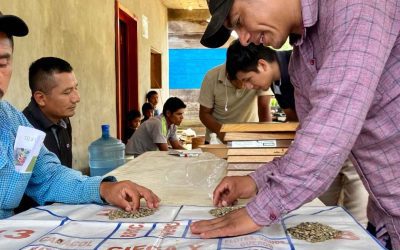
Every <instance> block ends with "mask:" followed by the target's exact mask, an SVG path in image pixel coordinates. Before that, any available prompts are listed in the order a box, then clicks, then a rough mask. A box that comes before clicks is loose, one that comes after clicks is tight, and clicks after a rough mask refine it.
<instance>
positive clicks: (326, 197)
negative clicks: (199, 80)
mask: <svg viewBox="0 0 400 250" xmlns="http://www.w3.org/2000/svg"><path fill="white" fill-rule="evenodd" d="M290 52H291V51H275V50H272V49H270V48H268V47H265V46H264V45H262V44H261V45H254V44H249V45H248V46H242V45H241V44H240V42H238V41H236V42H235V43H234V44H233V45H232V46H230V47H229V49H228V51H227V64H226V69H227V72H228V76H229V78H230V79H239V80H241V81H242V82H243V84H244V85H245V86H246V87H248V88H251V89H260V88H261V89H266V88H269V87H270V85H271V82H273V83H272V86H273V87H272V90H273V91H274V93H275V96H276V99H277V101H278V103H279V105H280V106H281V107H282V108H283V110H284V112H285V114H286V115H287V116H286V117H287V121H298V119H297V115H296V109H295V99H294V92H293V85H292V83H291V81H290V77H289V75H288V65H289V60H290ZM318 198H319V199H320V200H321V201H322V202H323V203H324V204H325V205H327V206H337V205H339V206H343V207H345V208H346V209H347V210H348V211H349V212H350V213H351V215H353V217H355V218H356V219H357V221H358V222H360V224H362V225H363V226H366V225H367V203H368V192H367V190H366V189H365V187H364V186H363V183H362V181H361V179H360V176H359V175H358V173H357V171H356V169H355V168H354V165H353V164H352V163H351V161H350V160H348V159H347V160H346V161H345V163H344V164H343V167H342V168H341V170H340V172H339V174H338V175H337V176H336V178H335V179H334V181H333V183H332V184H331V185H330V187H329V188H328V190H327V191H325V192H324V193H323V194H322V195H320V196H319V197H318Z"/></svg>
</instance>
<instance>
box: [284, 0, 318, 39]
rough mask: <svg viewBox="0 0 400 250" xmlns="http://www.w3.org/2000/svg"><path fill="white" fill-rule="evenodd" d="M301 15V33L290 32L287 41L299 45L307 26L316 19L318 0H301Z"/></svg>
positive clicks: (311, 24) (312, 23)
mask: <svg viewBox="0 0 400 250" xmlns="http://www.w3.org/2000/svg"><path fill="white" fill-rule="evenodd" d="M301 16H302V19H303V35H301V36H300V35H296V34H290V36H289V43H290V44H291V45H294V46H299V45H301V44H302V43H303V40H304V38H305V37H306V35H307V32H306V31H307V28H309V27H312V26H314V25H315V24H316V23H317V21H318V0H301Z"/></svg>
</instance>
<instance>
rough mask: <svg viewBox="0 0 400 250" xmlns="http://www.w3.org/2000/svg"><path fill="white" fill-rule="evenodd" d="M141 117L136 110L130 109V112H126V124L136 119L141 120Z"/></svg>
mask: <svg viewBox="0 0 400 250" xmlns="http://www.w3.org/2000/svg"><path fill="white" fill-rule="evenodd" d="M141 117H142V114H141V113H140V111H139V110H137V109H132V110H131V111H129V112H128V114H127V116H126V119H127V120H128V122H129V121H133V120H135V119H136V118H141Z"/></svg>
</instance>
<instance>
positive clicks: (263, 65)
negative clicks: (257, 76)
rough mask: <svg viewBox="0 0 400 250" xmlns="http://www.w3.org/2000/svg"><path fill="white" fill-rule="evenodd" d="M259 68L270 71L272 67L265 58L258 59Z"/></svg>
mask: <svg viewBox="0 0 400 250" xmlns="http://www.w3.org/2000/svg"><path fill="white" fill-rule="evenodd" d="M257 68H258V70H260V69H262V70H263V71H268V70H269V69H270V65H269V63H268V62H267V61H265V60H264V59H258V61H257Z"/></svg>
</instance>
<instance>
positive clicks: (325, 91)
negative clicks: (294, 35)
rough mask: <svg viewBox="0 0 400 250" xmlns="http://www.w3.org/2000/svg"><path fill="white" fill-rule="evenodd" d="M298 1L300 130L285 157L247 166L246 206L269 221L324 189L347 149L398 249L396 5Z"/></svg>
mask: <svg viewBox="0 0 400 250" xmlns="http://www.w3.org/2000/svg"><path fill="white" fill-rule="evenodd" d="M301 5H302V15H303V16H302V17H303V25H304V28H305V30H304V34H303V36H302V37H301V39H299V40H298V41H297V42H296V44H295V47H294V50H293V53H292V57H291V61H290V65H289V72H290V74H291V75H290V77H291V80H292V83H293V85H294V87H295V101H296V111H297V114H298V116H299V119H300V125H299V129H298V131H297V133H296V137H295V140H294V143H293V144H292V146H291V147H290V149H289V150H288V152H287V154H286V155H285V156H283V157H281V158H280V159H276V160H274V161H273V162H271V163H268V164H266V165H264V166H263V167H262V168H260V169H258V170H257V171H255V172H254V173H253V174H251V177H252V178H253V179H254V180H255V182H256V184H257V187H258V190H259V192H258V195H257V197H256V198H255V199H254V200H253V201H251V202H250V203H249V204H248V206H247V211H248V213H249V215H250V216H251V218H252V219H253V220H254V221H255V222H256V223H257V224H259V225H269V224H271V223H272V221H273V217H274V216H273V215H277V216H278V217H281V216H283V215H284V214H286V213H288V212H289V211H291V210H293V209H296V208H298V207H299V206H300V205H302V204H303V203H305V202H307V201H310V200H312V199H314V198H315V197H317V196H318V195H319V194H321V193H322V192H323V191H324V190H326V189H327V188H328V186H329V184H330V183H331V182H332V181H333V179H334V178H335V176H336V175H337V174H338V172H339V170H340V168H341V165H342V164H343V162H344V161H345V159H346V157H347V156H348V155H349V153H350V159H351V160H352V161H353V163H354V165H355V167H356V169H357V171H358V172H359V174H360V176H361V179H362V180H363V182H364V184H365V186H366V188H367V190H368V191H369V193H370V201H371V202H370V204H369V207H368V218H369V220H370V221H371V222H372V223H373V224H374V225H375V226H376V228H377V230H378V231H380V232H385V231H387V232H388V233H389V235H390V237H391V240H392V244H393V247H394V249H400V241H399V239H400V233H399V232H400V111H399V110H400V33H399V31H400V5H399V4H398V1H379V0H375V1H371V0H368V1H365V0H355V1H344V0H338V1H317V0H302V1H301ZM312 59H315V60H314V61H313V62H314V64H313V65H311V63H310V62H311V61H310V60H312Z"/></svg>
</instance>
